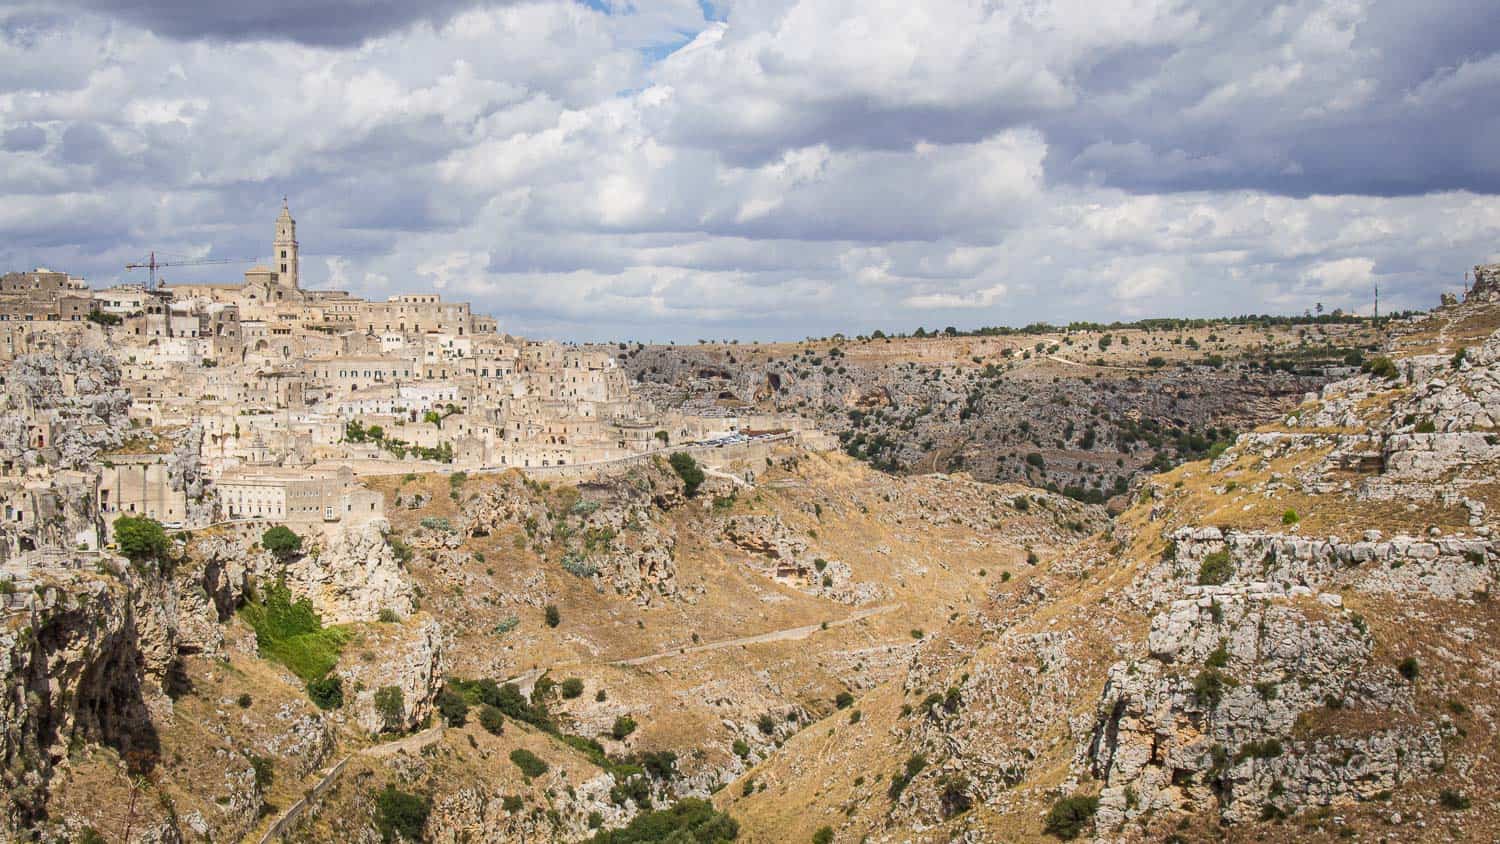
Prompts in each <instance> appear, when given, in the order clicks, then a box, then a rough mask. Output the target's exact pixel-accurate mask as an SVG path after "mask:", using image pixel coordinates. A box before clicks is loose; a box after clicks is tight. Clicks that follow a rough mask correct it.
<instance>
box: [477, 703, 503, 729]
mask: <svg viewBox="0 0 1500 844" xmlns="http://www.w3.org/2000/svg"><path fill="white" fill-rule="evenodd" d="M479 726H481V727H483V728H484V731H485V732H487V733H489V734H490V735H492V736H500V735H504V734H505V715H504V714H503V713H501V712H500V710H499V709H496V708H495V707H493V706H490V705H489V704H488V703H486V704H481V705H480V707H479Z"/></svg>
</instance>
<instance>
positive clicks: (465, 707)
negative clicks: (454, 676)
mask: <svg viewBox="0 0 1500 844" xmlns="http://www.w3.org/2000/svg"><path fill="white" fill-rule="evenodd" d="M436 703H437V710H438V714H439V715H441V716H443V722H444V723H445V724H447V725H448V726H450V727H462V726H463V725H464V722H465V721H467V720H468V719H469V702H468V701H467V700H464V696H463V694H462V693H461V692H460V691H459V690H458V689H455V688H454V687H453V686H452V685H448V686H444V687H443V689H442V691H439V692H438V694H437V701H436Z"/></svg>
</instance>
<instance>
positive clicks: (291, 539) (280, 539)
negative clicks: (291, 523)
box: [260, 525, 302, 560]
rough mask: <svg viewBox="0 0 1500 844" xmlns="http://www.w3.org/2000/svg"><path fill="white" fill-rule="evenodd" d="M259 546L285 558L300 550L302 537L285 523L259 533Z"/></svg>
mask: <svg viewBox="0 0 1500 844" xmlns="http://www.w3.org/2000/svg"><path fill="white" fill-rule="evenodd" d="M260 547H262V548H264V549H266V550H267V551H270V552H271V553H272V554H275V555H276V557H277V559H280V560H285V559H287V558H289V557H291V556H292V555H294V554H296V553H297V552H298V551H301V550H302V537H300V536H298V535H297V534H296V533H294V532H293V531H292V529H291V528H289V527H287V526H286V525H277V526H276V527H273V528H271V529H270V530H268V531H266V532H265V533H263V534H261V535H260Z"/></svg>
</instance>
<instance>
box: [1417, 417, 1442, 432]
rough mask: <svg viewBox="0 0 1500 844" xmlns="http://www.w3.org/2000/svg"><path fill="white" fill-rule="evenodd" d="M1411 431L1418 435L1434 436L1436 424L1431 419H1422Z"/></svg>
mask: <svg viewBox="0 0 1500 844" xmlns="http://www.w3.org/2000/svg"><path fill="white" fill-rule="evenodd" d="M1412 430H1413V431H1415V432H1416V433H1418V434H1435V433H1437V423H1436V422H1434V421H1432V420H1431V419H1423V420H1422V421H1421V422H1418V423H1417V427H1415V428H1413V429H1412Z"/></svg>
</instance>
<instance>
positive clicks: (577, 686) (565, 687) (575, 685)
mask: <svg viewBox="0 0 1500 844" xmlns="http://www.w3.org/2000/svg"><path fill="white" fill-rule="evenodd" d="M558 688H559V689H561V690H562V696H563V697H565V698H567V699H569V700H572V699H573V698H575V697H578V696H579V695H581V694H583V681H582V680H580V679H578V678H577V677H569V678H568V679H566V680H564V681H562V685H560V686H558Z"/></svg>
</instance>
